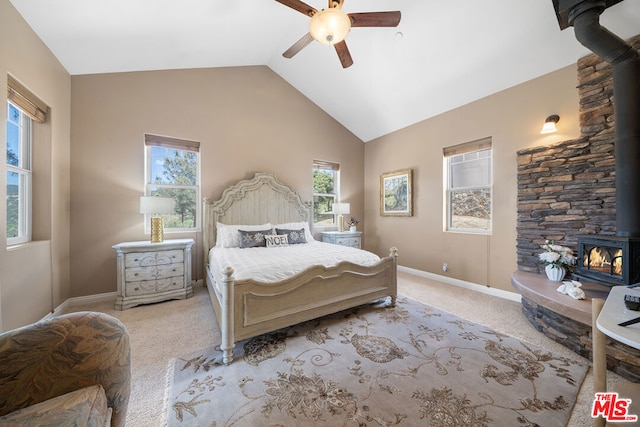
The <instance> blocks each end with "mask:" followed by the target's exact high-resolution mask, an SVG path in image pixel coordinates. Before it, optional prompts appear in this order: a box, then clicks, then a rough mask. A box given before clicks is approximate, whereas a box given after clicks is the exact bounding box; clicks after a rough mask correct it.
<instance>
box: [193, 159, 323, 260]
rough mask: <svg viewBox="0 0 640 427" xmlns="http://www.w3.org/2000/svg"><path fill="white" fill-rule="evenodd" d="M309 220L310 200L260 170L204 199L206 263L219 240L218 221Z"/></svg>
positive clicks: (203, 232)
mask: <svg viewBox="0 0 640 427" xmlns="http://www.w3.org/2000/svg"><path fill="white" fill-rule="evenodd" d="M300 221H304V222H307V223H309V222H310V221H311V203H305V202H303V201H302V199H301V198H300V195H299V194H298V193H296V192H295V191H293V190H292V189H291V188H289V187H288V186H286V185H284V184H282V183H281V182H280V181H278V179H277V178H276V177H275V176H274V175H273V174H270V173H263V172H258V173H256V174H255V176H254V177H253V178H252V179H248V180H243V181H239V182H238V183H236V184H234V185H232V186H230V187H228V188H227V189H225V190H224V191H223V192H222V196H221V197H220V199H219V200H217V201H215V202H212V201H210V200H209V199H204V200H203V203H202V241H203V246H204V257H205V262H204V265H205V266H206V265H207V264H208V259H209V249H211V248H212V247H213V246H215V244H216V224H217V223H218V222H221V223H223V224H229V225H238V224H243V225H244V224H246V225H253V224H264V223H266V222H270V223H272V224H282V223H286V222H300Z"/></svg>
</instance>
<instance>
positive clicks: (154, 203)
mask: <svg viewBox="0 0 640 427" xmlns="http://www.w3.org/2000/svg"><path fill="white" fill-rule="evenodd" d="M173 211H174V201H173V199H172V198H169V197H153V196H142V197H140V213H141V214H148V215H157V214H170V213H173Z"/></svg>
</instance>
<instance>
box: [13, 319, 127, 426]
mask: <svg viewBox="0 0 640 427" xmlns="http://www.w3.org/2000/svg"><path fill="white" fill-rule="evenodd" d="M130 382H131V350H130V343H129V335H128V333H127V331H126V329H125V327H124V325H123V324H122V323H121V322H120V321H119V320H118V319H116V318H115V317H112V316H109V315H107V314H104V313H96V312H78V313H70V314H66V315H61V316H57V317H52V318H49V319H45V320H42V321H40V322H37V323H34V324H32V325H28V326H25V327H22V328H18V329H15V330H12V331H8V332H5V333H3V334H1V335H0V425H2V424H5V423H6V424H11V425H33V424H34V423H36V424H38V420H39V419H43V420H45V419H46V420H48V421H49V422H52V421H53V420H58V419H65V420H66V419H67V418H69V417H74V416H78V415H77V414H76V413H77V412H84V414H83V415H82V417H83V421H82V424H86V425H104V424H105V422H106V425H109V420H110V425H111V426H112V427H122V426H123V425H124V423H125V417H126V415H127V406H128V403H129V393H130ZM80 394H84V395H83V396H82V397H81V398H80V400H81V401H82V400H83V399H84V401H82V403H78V395H80ZM74 396H75V402H72V400H73V397H74ZM87 396H88V397H87ZM85 401H89V404H88V405H87V404H85ZM87 406H88V407H89V409H88V410H87V409H85V408H86V407H87ZM33 408H36V409H35V410H34V409H33ZM74 411H75V412H74ZM87 413H88V414H89V415H87ZM39 417H40V418H39ZM61 417H62V418H61ZM65 417H66V418H65ZM93 418H99V419H100V421H98V422H97V423H96V422H94V421H93V420H92V419H93ZM54 423H55V421H54Z"/></svg>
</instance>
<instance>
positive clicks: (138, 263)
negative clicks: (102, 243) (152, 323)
mask: <svg viewBox="0 0 640 427" xmlns="http://www.w3.org/2000/svg"><path fill="white" fill-rule="evenodd" d="M193 244H194V240H193V239H172V240H165V241H163V242H159V243H151V242H149V241H141V242H123V243H119V244H117V245H114V246H113V249H114V250H115V251H116V253H117V268H118V297H117V299H116V305H115V308H116V309H118V310H124V309H127V308H131V307H133V306H136V305H140V304H148V303H153V302H160V301H166V300H170V299H184V298H190V297H191V296H193V288H192V287H191V246H193Z"/></svg>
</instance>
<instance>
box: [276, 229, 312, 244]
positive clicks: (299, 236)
mask: <svg viewBox="0 0 640 427" xmlns="http://www.w3.org/2000/svg"><path fill="white" fill-rule="evenodd" d="M276 234H277V235H282V234H284V235H286V236H287V241H288V242H289V244H290V245H295V244H297V243H307V239H306V238H305V233H304V228H301V229H299V230H286V229H282V228H276Z"/></svg>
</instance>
